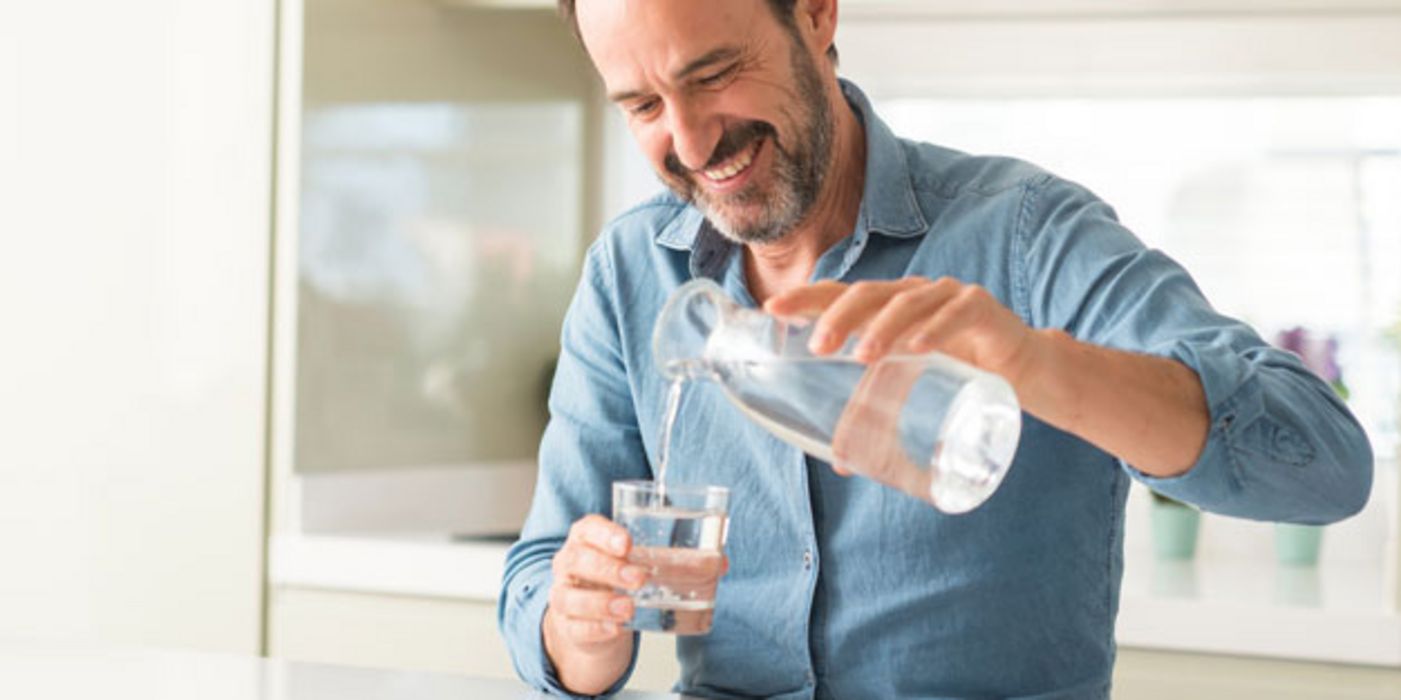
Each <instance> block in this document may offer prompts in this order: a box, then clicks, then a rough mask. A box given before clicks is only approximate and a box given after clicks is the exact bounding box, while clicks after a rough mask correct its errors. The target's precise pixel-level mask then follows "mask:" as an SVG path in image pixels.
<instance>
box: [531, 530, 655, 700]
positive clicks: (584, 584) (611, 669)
mask: <svg viewBox="0 0 1401 700" xmlns="http://www.w3.org/2000/svg"><path fill="white" fill-rule="evenodd" d="M631 548H632V540H631V538H630V537H628V533H627V530H626V529H624V528H623V527H622V526H620V525H618V524H617V523H614V522H613V521H611V520H609V519H607V518H605V517H603V516H601V515H587V516H584V517H583V518H581V519H579V520H578V521H576V522H575V523H574V525H573V526H571V527H570V528H569V537H568V538H566V539H565V542H564V546H563V547H562V548H560V550H559V551H558V552H556V553H555V557H554V563H553V569H554V582H553V583H552V584H551V586H550V594H549V605H548V606H547V607H546V608H545V619H544V620H543V622H542V623H541V624H542V630H541V634H542V636H543V638H544V642H545V653H546V654H548V655H549V657H550V661H551V662H552V663H554V666H555V672H556V674H557V675H558V676H559V681H560V682H561V683H563V684H564V686H565V687H566V688H568V689H569V690H570V691H572V692H575V693H578V694H581V695H598V694H601V693H602V692H603V691H605V690H607V689H608V688H610V687H612V685H613V684H614V683H616V682H617V680H618V679H619V678H620V677H622V675H623V672H624V671H626V670H627V666H628V662H629V661H631V659H632V644H633V635H632V632H630V631H629V630H628V629H626V628H625V627H623V623H625V622H627V621H628V620H630V619H632V613H633V603H632V599H631V598H629V597H628V596H627V595H626V594H624V593H619V592H618V591H619V590H620V589H622V590H629V591H632V590H637V589H638V588H640V587H641V586H642V584H643V582H644V581H645V580H646V577H647V572H646V570H645V569H643V568H642V567H640V566H637V565H635V564H629V563H628V561H627V555H628V551H629V550H630V549H631Z"/></svg>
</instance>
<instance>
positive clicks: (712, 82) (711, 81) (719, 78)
mask: <svg viewBox="0 0 1401 700" xmlns="http://www.w3.org/2000/svg"><path fill="white" fill-rule="evenodd" d="M734 70H735V69H734V67H733V66H731V67H729V68H726V69H725V70H722V71H720V72H719V73H712V74H710V75H707V76H705V77H704V78H701V79H700V80H697V81H696V82H698V83H700V84H701V85H704V86H706V87H714V86H716V85H719V84H720V83H722V82H724V80H725V78H728V77H730V74H731V73H733V72H734Z"/></svg>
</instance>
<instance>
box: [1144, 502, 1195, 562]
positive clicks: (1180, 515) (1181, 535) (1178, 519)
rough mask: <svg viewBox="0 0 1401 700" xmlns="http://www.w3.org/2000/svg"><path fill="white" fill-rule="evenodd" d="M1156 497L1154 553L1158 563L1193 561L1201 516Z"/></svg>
mask: <svg viewBox="0 0 1401 700" xmlns="http://www.w3.org/2000/svg"><path fill="white" fill-rule="evenodd" d="M1149 493H1151V494H1153V507H1152V513H1153V553H1154V554H1155V555H1157V557H1158V558H1159V559H1191V558H1192V557H1193V556H1195V555H1196V553H1197V530H1198V529H1200V526H1201V512H1200V511H1198V510H1197V509H1196V508H1193V507H1192V506H1189V505H1187V504H1186V503H1183V502H1182V501H1178V500H1174V499H1172V498H1168V497H1167V496H1164V495H1163V494H1161V493H1158V492H1157V491H1150V492H1149Z"/></svg>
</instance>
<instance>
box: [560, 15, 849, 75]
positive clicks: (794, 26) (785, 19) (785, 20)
mask: <svg viewBox="0 0 1401 700" xmlns="http://www.w3.org/2000/svg"><path fill="white" fill-rule="evenodd" d="M576 2H578V0H559V14H560V16H561V17H563V18H564V19H565V21H566V22H568V23H569V26H570V27H571V28H572V29H573V30H574V36H576V37H577V36H579V17H578V15H577V14H575V7H574V5H575V3H576ZM764 2H765V4H767V5H768V6H769V10H771V11H773V14H774V16H775V17H777V18H778V22H779V24H782V25H783V27H784V28H785V29H787V30H789V32H790V33H791V34H793V36H794V37H797V36H798V23H797V20H795V19H794V18H793V8H794V7H795V6H797V4H798V0H764ZM827 58H828V59H830V60H831V61H832V64H833V65H835V64H836V63H837V45H836V44H832V45H831V46H828V47H827Z"/></svg>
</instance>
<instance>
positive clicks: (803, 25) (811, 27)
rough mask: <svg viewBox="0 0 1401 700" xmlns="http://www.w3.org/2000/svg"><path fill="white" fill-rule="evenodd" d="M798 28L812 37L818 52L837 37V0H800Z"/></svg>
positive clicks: (823, 49)
mask: <svg viewBox="0 0 1401 700" xmlns="http://www.w3.org/2000/svg"><path fill="white" fill-rule="evenodd" d="M797 20H798V29H799V31H801V32H802V33H803V34H804V35H805V36H808V37H810V38H811V41H813V43H815V44H817V46H816V47H815V48H816V49H817V52H818V53H823V52H826V51H827V48H828V47H830V46H831V45H832V43H833V42H835V41H836V39H837V0H798V5H797Z"/></svg>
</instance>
